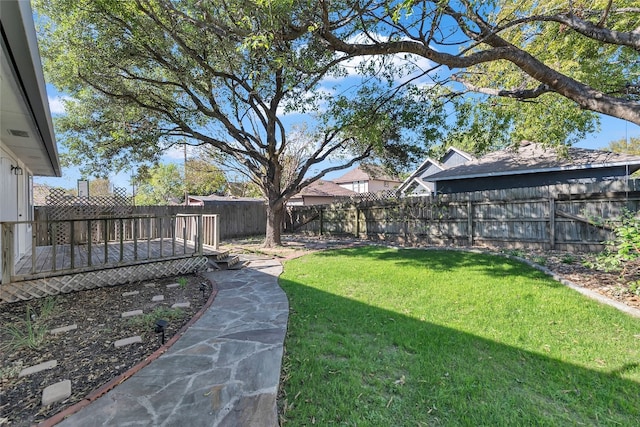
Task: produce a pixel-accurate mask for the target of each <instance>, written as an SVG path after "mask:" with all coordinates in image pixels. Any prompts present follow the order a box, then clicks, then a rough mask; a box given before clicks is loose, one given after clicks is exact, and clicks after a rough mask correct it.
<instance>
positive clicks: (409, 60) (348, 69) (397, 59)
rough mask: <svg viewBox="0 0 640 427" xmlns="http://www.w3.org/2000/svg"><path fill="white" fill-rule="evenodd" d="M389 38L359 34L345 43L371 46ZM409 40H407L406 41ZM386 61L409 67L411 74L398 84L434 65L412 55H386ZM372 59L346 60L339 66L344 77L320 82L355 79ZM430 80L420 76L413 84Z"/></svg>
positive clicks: (429, 61)
mask: <svg viewBox="0 0 640 427" xmlns="http://www.w3.org/2000/svg"><path fill="white" fill-rule="evenodd" d="M388 40H389V38H388V37H387V36H383V35H381V34H373V35H371V36H369V35H365V34H364V33H361V34H359V35H356V36H353V37H352V38H350V39H349V40H347V43H360V44H373V43H374V42H386V41H388ZM406 40H409V39H406ZM386 59H387V61H390V63H391V64H392V65H393V66H395V67H402V66H409V67H410V68H411V69H412V72H410V73H408V74H406V75H405V76H403V77H402V78H401V79H399V81H398V82H405V81H408V80H410V79H412V78H413V77H416V76H419V75H420V74H422V73H425V72H427V71H429V70H430V69H432V68H433V67H434V66H435V65H436V64H435V63H434V62H433V61H431V60H429V59H427V58H424V57H421V56H418V55H412V54H407V53H398V54H393V55H386ZM373 60H374V58H372V57H370V56H359V57H355V58H351V59H348V60H346V61H344V62H342V63H341V64H340V67H341V68H342V70H343V71H344V72H345V74H346V75H345V76H326V77H325V78H324V79H323V80H322V82H323V83H324V84H329V83H335V82H341V81H343V80H344V79H346V78H349V77H357V76H359V73H358V69H359V68H362V67H364V66H366V64H367V63H368V62H371V61H373ZM431 81H432V80H431V79H430V78H429V77H428V75H426V76H422V77H420V78H419V80H417V81H416V82H415V83H417V84H420V83H425V82H429V83H430V82H431Z"/></svg>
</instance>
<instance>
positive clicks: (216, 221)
mask: <svg viewBox="0 0 640 427" xmlns="http://www.w3.org/2000/svg"><path fill="white" fill-rule="evenodd" d="M219 244H220V216H219V215H217V214H216V215H214V216H213V248H214V249H215V250H216V251H217V250H218V245H219Z"/></svg>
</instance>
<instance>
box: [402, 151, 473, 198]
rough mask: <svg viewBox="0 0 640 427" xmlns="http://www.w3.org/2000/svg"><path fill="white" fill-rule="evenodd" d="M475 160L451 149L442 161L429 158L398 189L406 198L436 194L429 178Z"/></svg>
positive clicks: (468, 155) (466, 154)
mask: <svg viewBox="0 0 640 427" xmlns="http://www.w3.org/2000/svg"><path fill="white" fill-rule="evenodd" d="M472 160H475V157H473V156H472V155H471V154H469V153H465V152H464V151H462V150H458V149H457V148H454V147H449V148H448V149H447V151H446V152H445V154H444V156H443V157H442V161H441V162H438V161H437V160H434V159H432V158H431V157H428V158H427V159H426V160H425V161H424V162H422V164H421V165H420V166H418V168H417V169H416V170H415V171H414V172H413V173H412V174H411V175H409V177H408V178H407V179H405V180H404V182H403V183H402V184H401V185H400V187H398V190H399V191H400V192H401V193H402V194H403V195H405V196H426V195H430V194H432V193H434V192H435V183H434V182H432V181H430V180H429V177H430V176H432V175H434V174H436V173H439V172H442V171H444V170H446V169H449V168H453V167H456V166H460V165H463V164H465V163H468V162H470V161H472Z"/></svg>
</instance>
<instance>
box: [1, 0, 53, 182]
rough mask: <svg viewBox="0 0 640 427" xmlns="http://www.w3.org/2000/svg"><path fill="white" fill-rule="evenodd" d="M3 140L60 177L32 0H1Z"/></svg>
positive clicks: (40, 171) (37, 169)
mask: <svg viewBox="0 0 640 427" xmlns="http://www.w3.org/2000/svg"><path fill="white" fill-rule="evenodd" d="M0 20H1V22H2V38H1V42H2V55H0V93H2V102H1V104H0V110H1V111H0V117H2V120H1V127H2V129H1V135H2V142H3V144H5V145H6V146H7V147H8V148H9V149H10V150H11V151H13V152H14V153H15V155H16V156H18V158H19V159H20V160H21V161H22V162H23V163H24V164H25V165H26V166H27V167H28V168H29V169H30V170H31V172H33V173H34V174H35V175H41V176H61V170H60V163H59V159H58V148H57V145H56V139H55V135H54V133H53V124H52V120H51V112H50V110H49V101H48V99H47V92H46V87H45V81H44V76H43V73H42V64H41V62H40V55H39V51H38V42H37V39H36V32H35V28H34V25H33V12H32V10H31V6H30V5H29V2H28V1H16V0H3V1H0Z"/></svg>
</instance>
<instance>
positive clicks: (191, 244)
mask: <svg viewBox="0 0 640 427" xmlns="http://www.w3.org/2000/svg"><path fill="white" fill-rule="evenodd" d="M0 224H1V229H2V230H1V231H2V239H1V243H2V245H1V246H2V283H9V282H10V281H11V280H12V278H15V276H16V275H31V276H33V275H39V274H51V273H60V272H65V273H71V272H77V271H81V270H87V269H93V268H98V267H102V268H104V267H105V266H111V265H124V264H128V263H137V262H140V261H145V260H152V259H162V258H171V257H177V256H185V255H202V254H203V249H204V248H205V246H208V247H210V248H211V249H213V250H217V249H218V244H219V240H220V234H219V226H218V216H217V215H204V214H179V215H174V216H149V215H144V216H141V215H137V216H121V217H102V218H99V217H96V218H84V219H67V220H56V221H17V222H2V223H0ZM25 225H26V226H27V227H29V228H30V229H31V245H30V251H27V253H24V254H23V253H20V254H18V253H16V249H15V248H16V247H18V245H17V235H18V234H17V232H16V229H17V227H19V226H25ZM21 252H24V251H21ZM18 255H24V256H22V257H18Z"/></svg>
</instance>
